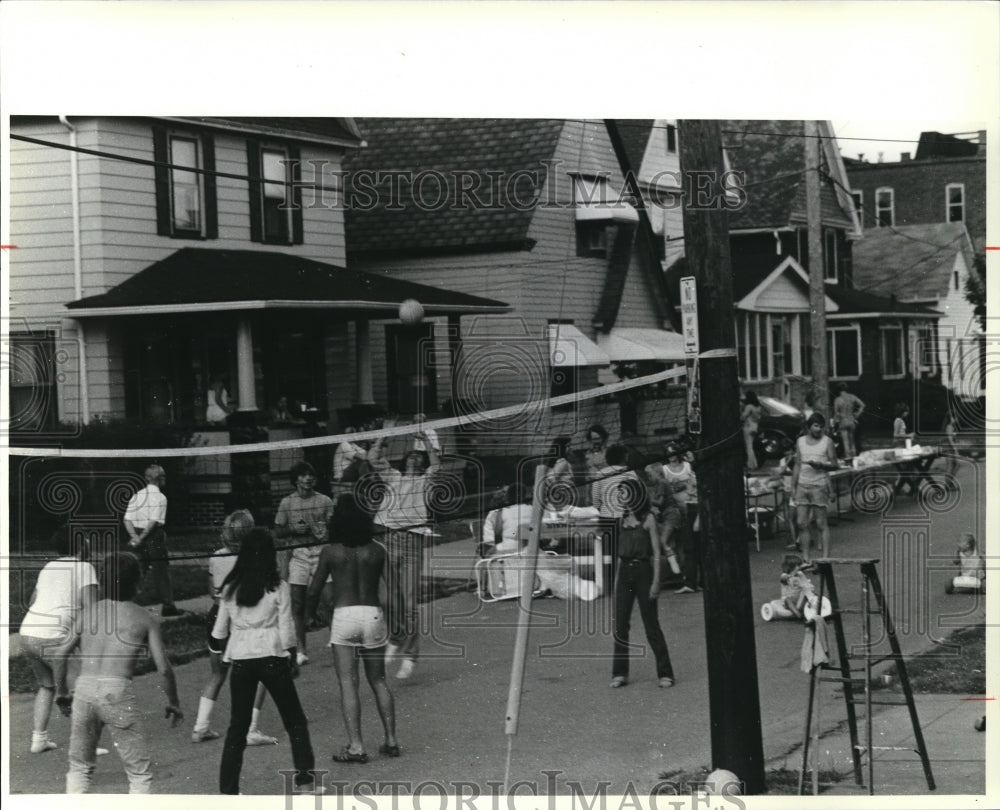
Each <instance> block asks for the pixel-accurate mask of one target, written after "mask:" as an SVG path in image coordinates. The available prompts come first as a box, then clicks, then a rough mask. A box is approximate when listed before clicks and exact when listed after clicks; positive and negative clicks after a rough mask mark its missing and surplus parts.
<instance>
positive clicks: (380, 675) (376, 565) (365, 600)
mask: <svg viewBox="0 0 1000 810" xmlns="http://www.w3.org/2000/svg"><path fill="white" fill-rule="evenodd" d="M332 525H333V527H335V528H334V531H335V533H336V538H337V540H339V541H340V542H336V543H331V544H329V545H326V546H324V547H323V551H322V552H321V553H320V557H319V563H318V565H317V568H316V573H315V574H314V575H313V578H312V582H311V583H310V585H309V591H308V596H307V605H308V609H312V608H313V606H314V605H315V604H316V603H317V601H318V600H319V597H320V593H321V592H322V590H323V585H324V583H325V582H326V578H327V577H328V576H331V577H332V578H333V592H334V597H333V606H334V607H333V620H332V621H331V624H330V645H331V647H332V649H333V663H334V666H335V667H336V670H337V678H338V680H339V682H340V704H341V709H342V710H343V713H344V725H345V726H346V727H347V736H348V740H349V742H348V745H346V746H345V747H344V748H343V749H342V750H341V751H339V752H337V753H335V754H334V755H333V760H334V761H335V762H358V763H361V762H367V761H368V753H367V751H366V750H365V744H364V740H363V739H362V737H361V701H360V698H359V695H358V659H359V658H360V659H361V660H362V661H364V664H365V677H366V678H367V679H368V685H369V686H371V688H372V692H373V693H374V694H375V703H376V705H377V706H378V713H379V716H380V717H381V718H382V728H383V730H384V732H385V742H383V743H382V745H380V746H379V752H380V753H382V754H385V755H386V756H390V757H398V756H399V745H398V744H397V742H396V709H395V704H394V702H393V698H392V692H390V691H389V685H388V684H387V683H386V680H385V645H386V642H387V641H388V636H389V633H388V629H387V627H386V621H385V615H384V613H383V611H382V606H381V603H380V602H379V581H380V580H381V578H382V575H383V571H384V570H385V559H386V551H385V549H384V548H383V547H382V546H381V545H380V544H378V543H375V542H373V541H372V537H371V536H372V515H371V514H369V513H368V512H366V511H365V510H364V509H362V508H361V507H360V506H359V505H358V503H357V501H356V500H355V498H354V496H353V495H352V494H344V495H341V496H340V498H338V500H337V507H336V510H335V512H334V516H333V521H332Z"/></svg>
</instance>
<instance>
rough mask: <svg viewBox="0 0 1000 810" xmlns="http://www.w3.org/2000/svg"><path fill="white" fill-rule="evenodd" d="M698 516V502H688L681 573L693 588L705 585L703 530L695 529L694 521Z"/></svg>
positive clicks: (683, 534)
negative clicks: (702, 549) (702, 566)
mask: <svg viewBox="0 0 1000 810" xmlns="http://www.w3.org/2000/svg"><path fill="white" fill-rule="evenodd" d="M697 517H698V504H696V503H689V504H687V522H686V524H685V526H684V531H682V532H681V544H682V545H681V550H682V556H683V560H682V562H681V573H682V574H683V575H684V584H685V585H688V586H690V587H692V588H700V587H702V586H703V585H704V577H703V576H702V574H701V548H700V544H699V540H701V532H696V531H695V530H694V521H695V519H696V518H697Z"/></svg>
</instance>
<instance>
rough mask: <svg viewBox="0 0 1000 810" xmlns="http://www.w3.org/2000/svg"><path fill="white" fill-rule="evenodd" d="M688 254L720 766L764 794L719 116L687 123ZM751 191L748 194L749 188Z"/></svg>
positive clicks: (712, 703)
mask: <svg viewBox="0 0 1000 810" xmlns="http://www.w3.org/2000/svg"><path fill="white" fill-rule="evenodd" d="M678 124H679V128H680V129H679V139H680V161H681V173H682V175H683V177H684V209H683V212H684V250H685V253H686V256H687V262H688V266H689V268H690V270H691V274H692V275H693V276H694V277H695V283H696V285H697V297H698V298H697V305H698V330H699V344H700V345H699V351H700V361H699V362H700V366H701V373H700V378H701V388H702V390H701V396H700V400H701V402H702V403H712V405H711V407H706V408H703V409H702V441H701V448H702V449H701V450H700V451H699V453H698V470H697V473H698V501H699V519H700V521H701V538H702V539H701V545H700V551H701V554H702V566H703V568H704V576H705V591H704V600H705V642H706V650H707V654H708V655H707V657H708V701H709V713H710V721H711V730H712V731H711V734H712V766H713V768H725V769H726V770H729V771H732V772H733V773H734V774H736V776H737V777H738V778H739V779H740V780H741V781H742V782H743V783H744V791H745V792H746V793H748V794H759V793H763V791H764V789H765V785H764V750H763V748H764V746H763V741H762V739H761V727H760V696H759V694H758V689H757V651H756V643H755V640H754V626H753V617H754V612H755V611H754V605H753V600H752V598H751V593H750V560H749V556H748V548H749V544H748V543H747V516H746V497H745V492H744V487H743V464H744V450H743V440H742V435H741V432H740V418H739V394H740V391H739V380H738V369H737V364H736V328H735V324H734V322H733V313H734V309H733V279H732V265H731V262H730V257H729V224H728V213H727V211H726V210H725V204H726V203H727V202H728V200H727V198H726V196H725V189H724V188H723V186H722V174H723V171H724V169H723V161H722V138H721V135H720V131H719V122H718V121H711V120H697V121H696V120H690V121H679V122H678ZM744 193H745V192H744Z"/></svg>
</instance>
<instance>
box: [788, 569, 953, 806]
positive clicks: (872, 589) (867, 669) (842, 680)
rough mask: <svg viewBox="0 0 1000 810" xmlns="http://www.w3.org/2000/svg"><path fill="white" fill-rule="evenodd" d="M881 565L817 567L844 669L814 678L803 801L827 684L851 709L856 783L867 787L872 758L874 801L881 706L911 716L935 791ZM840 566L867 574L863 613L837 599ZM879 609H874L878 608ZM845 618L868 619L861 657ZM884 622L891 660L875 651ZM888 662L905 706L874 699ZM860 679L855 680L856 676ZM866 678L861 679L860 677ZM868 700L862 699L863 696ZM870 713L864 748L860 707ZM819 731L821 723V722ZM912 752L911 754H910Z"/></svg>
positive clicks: (816, 672)
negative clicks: (876, 673) (820, 694)
mask: <svg viewBox="0 0 1000 810" xmlns="http://www.w3.org/2000/svg"><path fill="white" fill-rule="evenodd" d="M877 563H878V559H833V558H816V559H813V564H814V565H815V567H816V570H817V572H818V574H819V578H820V583H819V589H818V596H819V604H822V600H823V596H824V593H825V594H826V595H827V596H828V598H829V600H830V606H831V608H832V613H831V615H830V617H829V619H828V621H830V622H832V623H833V629H834V634H835V637H836V642H837V653H836V654H837V661H838V663H836V664H834V663H824V664H818V665H816V666H814V667H813V668H812V671H811V672H810V676H809V702H808V706H807V709H806V727H805V736H804V738H803V744H802V768H801V770H800V771H799V790H798V792H799V795H800V796H801V795H803V794H802V791H803V787H804V782H805V775H806V771H807V770H808V768H809V743H810V732H811V727H812V719H813V711H814V708H815V710H816V712H817V716H818V707H816V704H817V700H816V698H817V694H816V685H817V683H818V682H821V681H828V682H832V683H837V684H840V685H841V687H842V689H843V693H844V701H845V703H846V707H847V726H848V729H849V731H850V736H851V755H852V758H853V763H854V780H855V782H856V783H857V784H858V785H859V786H862V787H864V786H865V784H864V778H863V774H862V758H863V757H867V770H868V784H867V788H868V794H869V795H874V793H875V789H874V775H875V762H874V756H873V754H874V751H875V749H876V748H880V747H879V746H873V745H872V706H875V705H892V706H902V705H906V706H907V708H908V709H909V712H910V721H911V723H912V724H913V737H914V740H915V742H916V748H915V749H912V750H915V751H916V753H917V754H918V755H919V756H920V761H921V763H922V764H923V767H924V776H925V777H926V778H927V787H928V789H929V790H934V789H935V785H934V776H933V775H932V774H931V763H930V759H929V758H928V756H927V746H926V745H925V744H924V735H923V732H922V731H921V729H920V721H919V720H918V719H917V707H916V705H915V704H914V702H913V690H912V689H911V688H910V679H909V676H908V675H907V673H906V663H905V661H904V659H903V653H902V650H901V649H900V646H899V639H898V638H897V636H896V628H895V626H894V625H893V622H892V617H891V616H890V615H889V608H888V605H887V604H886V601H885V595H884V594H883V592H882V585H881V583H880V582H879V577H878V569H877V568H876V564H877ZM836 565H856V566H860V569H861V608H860V610H847V609H844V608H842V607H840V603H839V601H838V598H837V585H836V583H835V582H834V578H833V570H834V566H836ZM873 603H874V607H873ZM845 613H860V614H861V616H862V622H861V628H862V641H863V643H862V646H861V650H860V652H857V653H853V654H852V653H849V652H848V648H847V642H846V640H845V638H844V622H843V615H844V614H845ZM873 616H874V617H878V619H877V620H880V621H881V623H882V630H883V632H884V638H885V639H887V640H888V642H889V648H890V650H891V652H890V653H889V654H886V655H877V654H875V653H874V652H873V651H872V617H873ZM858 659H860V660H861V661H862V665H861V666H858V667H852V666H851V661H852V660H858ZM883 661H893V662H895V665H896V674H897V676H898V677H899V684H900V686H901V687H902V689H903V699H902V700H898V699H897V700H884V699H880V700H874V699H873V698H872V668H873V667H875V666H877V665H878V664H880V663H882V662H883ZM828 672H833V673H838V674H835V675H834V674H831V675H826V674H824V673H828ZM852 673H855V674H852ZM858 673H860V674H858ZM862 692H863V695H860V696H859V693H862ZM858 705H863V706H864V707H865V715H864V723H865V742H864V744H863V745H862V744H860V743H859V740H858V719H857V714H856V712H855V706H858ZM817 725H818V721H817ZM908 750H910V749H908ZM812 787H813V793H814V794H816V793H818V792H819V764H818V760H817V763H816V764H815V766H814V767H813V769H812Z"/></svg>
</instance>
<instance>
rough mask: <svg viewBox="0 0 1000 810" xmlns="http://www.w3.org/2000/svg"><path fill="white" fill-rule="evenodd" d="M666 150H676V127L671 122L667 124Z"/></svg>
mask: <svg viewBox="0 0 1000 810" xmlns="http://www.w3.org/2000/svg"><path fill="white" fill-rule="evenodd" d="M667 151H668V152H676V151H677V127H676V126H674V125H673V124H667Z"/></svg>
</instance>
